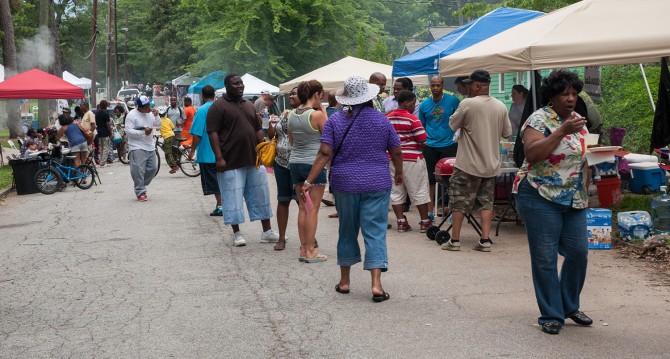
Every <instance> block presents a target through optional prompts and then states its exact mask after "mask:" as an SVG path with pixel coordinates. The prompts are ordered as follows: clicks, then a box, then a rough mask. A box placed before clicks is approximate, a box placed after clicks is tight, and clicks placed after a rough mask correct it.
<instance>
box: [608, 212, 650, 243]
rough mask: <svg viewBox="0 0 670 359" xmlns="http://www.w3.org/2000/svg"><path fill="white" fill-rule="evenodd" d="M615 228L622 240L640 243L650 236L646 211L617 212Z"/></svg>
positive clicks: (648, 217)
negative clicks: (617, 229)
mask: <svg viewBox="0 0 670 359" xmlns="http://www.w3.org/2000/svg"><path fill="white" fill-rule="evenodd" d="M616 219H617V227H618V228H619V234H620V237H621V239H622V240H624V241H626V242H629V241H640V240H643V239H645V238H647V237H649V236H650V235H651V228H652V226H651V216H650V215H649V213H648V212H646V211H629V212H619V213H618V214H617V216H616Z"/></svg>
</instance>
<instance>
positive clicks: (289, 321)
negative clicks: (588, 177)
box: [0, 163, 670, 358]
mask: <svg viewBox="0 0 670 359" xmlns="http://www.w3.org/2000/svg"><path fill="white" fill-rule="evenodd" d="M100 170H101V176H102V181H103V183H102V184H100V185H97V186H94V187H92V188H91V189H89V190H81V189H78V188H72V187H69V188H67V190H65V191H64V192H57V193H55V194H53V195H42V194H39V193H38V194H33V195H24V196H17V195H15V194H11V195H9V196H8V197H7V198H5V199H4V200H2V201H1V202H0V358H491V357H511V358H567V357H578V358H668V357H670V340H668V336H669V335H670V302H669V301H670V290H669V288H668V287H666V286H661V285H659V284H658V283H656V282H654V280H653V276H652V274H651V272H650V271H649V270H647V269H646V268H644V267H643V266H642V265H639V264H636V263H631V262H629V261H628V260H626V259H620V258H616V253H615V252H612V251H591V252H590V257H589V259H590V263H589V272H588V277H587V282H586V286H585V289H584V291H583V294H582V308H581V309H582V310H584V311H585V312H586V313H587V314H589V315H590V316H591V317H592V318H593V319H594V321H595V323H594V325H593V326H592V327H580V326H578V325H575V324H573V323H572V322H571V321H570V320H568V322H569V323H568V324H567V325H566V327H564V328H563V330H562V331H561V333H560V335H553V336H552V335H547V334H544V333H543V332H542V331H541V330H540V328H539V326H538V325H537V323H536V320H537V317H538V315H539V311H538V308H537V305H536V302H535V298H534V294H533V287H532V282H531V278H530V265H529V255H528V250H527V245H526V239H525V235H524V230H523V228H522V227H519V226H517V225H515V224H514V223H504V224H503V226H502V228H501V234H500V236H499V237H497V238H495V237H494V241H495V243H494V245H493V249H492V252H491V253H481V252H477V251H473V250H471V249H470V248H471V245H472V244H473V243H474V241H475V240H476V234H475V233H474V231H472V229H471V228H469V227H467V226H466V228H465V234H464V235H463V236H462V238H461V240H462V243H463V246H464V248H463V250H462V251H461V252H448V251H443V250H440V248H439V247H438V246H437V245H436V244H435V242H432V241H429V240H427V239H426V237H425V236H424V235H423V234H420V233H419V232H418V227H419V226H418V224H416V223H418V215H417V212H416V209H413V210H412V211H411V212H409V213H408V218H409V220H410V223H411V224H412V225H413V227H414V231H412V232H409V233H403V234H401V233H397V232H396V231H395V230H389V232H388V248H389V249H388V252H389V262H390V270H389V271H388V272H387V273H385V274H384V275H383V277H382V279H383V283H384V287H385V289H386V290H387V291H388V292H389V293H390V295H391V299H390V300H388V301H386V302H383V303H373V302H372V300H371V293H370V277H369V274H368V273H367V272H364V271H363V270H362V267H361V265H357V266H356V267H354V268H353V270H352V286H351V293H350V294H347V295H343V294H340V293H336V292H335V290H334V287H335V284H336V283H337V282H338V279H339V269H338V267H337V265H336V258H335V256H336V250H335V248H336V241H337V220H336V219H329V218H327V215H328V214H329V213H332V212H333V211H334V209H333V208H330V207H325V206H322V207H321V208H320V214H319V218H320V222H319V229H318V233H317V238H318V239H319V244H320V250H321V252H322V253H324V254H326V255H328V256H329V260H328V261H327V262H325V263H313V264H304V263H300V262H299V261H298V236H297V229H296V225H295V223H296V212H297V206H295V205H292V207H291V218H290V221H289V230H288V235H289V237H290V240H289V242H288V244H287V248H286V250H285V251H283V252H276V251H274V250H273V245H271V244H262V243H260V242H259V238H260V233H261V226H260V223H258V222H255V223H245V224H243V225H242V226H241V228H242V231H243V233H244V234H245V235H246V238H247V242H248V245H247V246H246V247H241V248H235V247H233V246H232V239H231V237H232V230H231V229H230V228H229V227H227V226H224V225H223V222H222V219H221V217H210V216H209V213H210V212H211V211H212V209H213V207H214V199H213V197H204V196H202V193H201V189H200V182H199V178H188V177H186V176H184V175H183V174H181V173H180V172H178V173H176V174H173V175H170V174H168V172H167V171H168V167H167V166H166V165H163V166H161V173H159V174H158V176H157V177H156V179H155V180H154V182H153V183H152V184H151V185H150V186H149V192H148V195H149V201H148V202H145V203H141V202H137V201H136V200H135V196H134V195H133V190H132V182H131V179H130V174H129V168H128V166H125V165H122V164H120V163H115V164H113V165H111V166H108V167H105V168H101V169H100ZM268 177H269V182H270V187H271V191H272V192H273V193H274V192H275V189H274V177H273V175H272V174H268ZM273 196H274V194H273ZM273 203H274V198H273ZM272 221H273V226H275V224H276V222H275V219H274V218H273V220H272ZM275 227H276V226H275Z"/></svg>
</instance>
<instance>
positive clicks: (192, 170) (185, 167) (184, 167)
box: [154, 135, 200, 177]
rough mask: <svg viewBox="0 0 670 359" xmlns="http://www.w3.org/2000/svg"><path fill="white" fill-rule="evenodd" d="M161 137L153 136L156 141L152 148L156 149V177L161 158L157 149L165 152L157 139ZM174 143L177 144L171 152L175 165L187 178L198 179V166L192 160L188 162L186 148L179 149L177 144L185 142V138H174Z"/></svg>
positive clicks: (161, 143)
mask: <svg viewBox="0 0 670 359" xmlns="http://www.w3.org/2000/svg"><path fill="white" fill-rule="evenodd" d="M160 137H162V136H161V135H154V138H155V139H156V141H155V144H154V148H155V149H156V159H157V160H158V165H157V168H156V174H155V175H154V176H156V175H158V171H159V170H160V168H161V156H160V154H159V153H158V148H160V149H161V150H163V153H167V152H165V147H164V146H163V142H161V141H159V140H158V139H159V138H160ZM175 141H177V144H175V145H172V151H174V152H173V153H174V154H175V156H176V157H177V164H178V165H179V169H181V171H182V172H183V173H184V174H185V175H187V176H189V177H198V176H200V165H199V164H198V163H197V162H195V161H194V160H190V159H189V156H188V147H186V148H185V147H180V146H179V144H180V143H182V142H183V141H186V139H185V138H176V139H175Z"/></svg>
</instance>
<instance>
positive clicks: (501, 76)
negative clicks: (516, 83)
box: [498, 73, 505, 93]
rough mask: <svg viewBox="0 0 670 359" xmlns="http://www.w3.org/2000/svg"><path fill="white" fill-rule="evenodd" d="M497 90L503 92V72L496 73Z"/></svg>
mask: <svg viewBox="0 0 670 359" xmlns="http://www.w3.org/2000/svg"><path fill="white" fill-rule="evenodd" d="M498 92H500V93H505V74H504V73H503V74H498Z"/></svg>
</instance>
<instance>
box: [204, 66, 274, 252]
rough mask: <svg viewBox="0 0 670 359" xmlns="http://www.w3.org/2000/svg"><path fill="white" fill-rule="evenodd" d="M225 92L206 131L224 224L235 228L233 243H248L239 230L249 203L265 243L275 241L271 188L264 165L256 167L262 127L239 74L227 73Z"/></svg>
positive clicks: (210, 114)
mask: <svg viewBox="0 0 670 359" xmlns="http://www.w3.org/2000/svg"><path fill="white" fill-rule="evenodd" d="M224 84H225V86H226V94H225V95H223V97H221V98H220V99H218V100H217V101H215V102H214V103H213V104H212V105H211V107H210V108H209V111H208V112H207V134H208V135H209V141H210V144H211V146H212V151H214V156H215V158H216V171H217V180H218V182H219V189H220V190H221V199H222V202H223V223H224V224H227V225H231V226H232V227H233V245H235V246H236V247H240V246H244V245H246V240H245V239H244V237H243V236H242V233H241V232H240V226H239V225H240V223H244V206H243V203H242V201H244V202H245V203H246V206H247V210H248V212H249V219H250V220H251V221H252V222H253V221H256V220H260V221H261V223H262V225H263V233H262V234H261V236H260V241H261V242H262V243H276V242H277V241H278V240H279V234H277V233H276V232H274V231H273V230H272V225H271V224H270V218H271V217H272V207H271V206H270V190H269V187H268V179H267V174H266V173H265V167H263V166H261V167H260V168H256V145H257V144H258V143H260V142H262V141H263V135H264V133H263V130H262V129H261V123H260V121H259V119H258V117H257V116H256V110H255V109H254V106H253V105H252V104H251V102H249V101H247V100H245V99H244V98H243V97H242V95H243V94H244V83H243V82H242V79H241V78H240V76H238V75H236V74H228V75H227V76H226V78H225V80H224Z"/></svg>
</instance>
